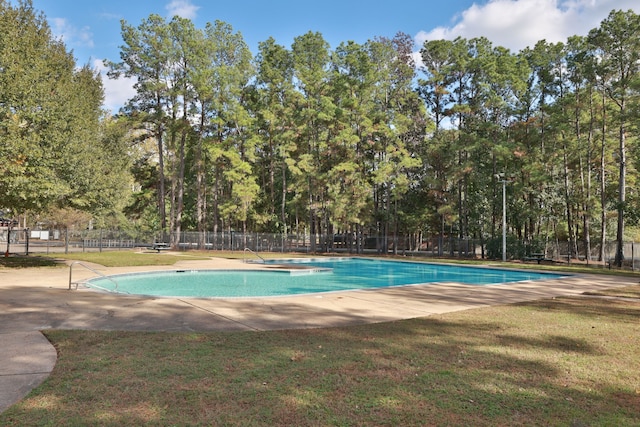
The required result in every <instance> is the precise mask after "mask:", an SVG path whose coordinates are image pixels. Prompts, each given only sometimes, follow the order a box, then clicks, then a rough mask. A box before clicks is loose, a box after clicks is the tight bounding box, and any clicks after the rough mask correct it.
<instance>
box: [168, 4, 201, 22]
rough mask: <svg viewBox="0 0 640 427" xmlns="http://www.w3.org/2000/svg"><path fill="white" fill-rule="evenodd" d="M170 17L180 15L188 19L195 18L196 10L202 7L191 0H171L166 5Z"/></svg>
mask: <svg viewBox="0 0 640 427" xmlns="http://www.w3.org/2000/svg"><path fill="white" fill-rule="evenodd" d="M165 9H167V12H168V15H169V17H174V16H176V15H177V16H180V17H181V18H186V19H195V17H196V12H197V11H198V9H200V7H199V6H196V5H194V4H191V1H190V0H171V2H170V3H169V4H167V5H166V6H165Z"/></svg>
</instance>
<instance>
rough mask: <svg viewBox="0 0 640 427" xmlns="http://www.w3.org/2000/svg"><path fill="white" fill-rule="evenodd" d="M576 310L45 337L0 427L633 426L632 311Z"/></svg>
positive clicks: (571, 305)
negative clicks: (47, 360)
mask: <svg viewBox="0 0 640 427" xmlns="http://www.w3.org/2000/svg"><path fill="white" fill-rule="evenodd" d="M628 295H638V287H635V289H632V290H631V291H630V292H626V293H625V297H626V298H601V297H571V298H557V299H552V300H544V301H539V302H534V303H522V304H516V305H509V306H502V307H493V308H483V309H476V310H468V311H464V312H458V313H451V314H446V315H440V316H433V317H427V318H421V319H414V320H407V321H398V322H391V323H384V324H375V325H367V326H358V327H349V328H335V329H314V330H290V331H272V332H241V333H235V332H234V333H136V332H96V331H47V332H46V335H47V337H48V338H49V339H50V340H51V342H52V343H53V344H54V345H55V347H56V349H57V351H58V355H59V360H58V363H57V364H56V366H55V369H54V371H53V373H52V375H51V377H50V378H49V379H48V380H47V381H45V383H44V384H43V385H42V386H40V387H39V388H37V389H36V390H35V391H34V392H32V393H31V394H30V395H29V396H28V397H27V398H26V399H24V400H23V401H21V402H20V403H18V404H16V405H14V406H13V407H11V408H10V409H9V410H7V411H6V412H5V413H3V414H2V415H0V424H1V425H136V426H137V425H185V424H188V425H194V424H198V425H200V424H201V425H242V426H251V425H256V426H257V425H270V426H272V425H282V426H284V425H287V426H289V425H297V426H305V425H314V426H317V425H361V426H365V425H371V426H374V425H375V426H385V425H386V426H397V425H476V426H483V425H484V426H495V425H509V426H514V425H523V426H525V425H526V426H528V425H576V426H577V425H620V426H623V425H639V424H640V379H639V378H640V376H639V374H638V372H640V340H639V339H638V335H639V332H640V327H639V322H638V319H640V300H638V299H637V298H635V299H634V298H633V297H632V298H628Z"/></svg>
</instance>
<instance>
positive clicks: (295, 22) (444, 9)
mask: <svg viewBox="0 0 640 427" xmlns="http://www.w3.org/2000/svg"><path fill="white" fill-rule="evenodd" d="M32 2H33V7H34V9H35V10H37V11H40V12H42V13H43V14H44V16H45V17H46V19H47V22H48V23H49V26H50V27H51V30H52V32H53V35H54V36H55V37H56V38H60V39H62V40H63V41H64V43H65V45H66V46H67V50H69V51H72V52H73V55H74V57H75V58H76V62H77V64H78V65H79V66H83V65H87V64H88V65H90V66H91V67H92V68H94V69H95V70H97V71H99V72H101V73H102V74H103V84H104V87H105V108H106V109H107V110H110V111H111V112H113V113H115V112H117V110H118V109H119V108H120V107H121V106H122V105H124V103H125V102H126V100H127V99H129V98H131V97H132V95H133V88H132V81H131V80H127V79H124V78H121V79H119V80H110V79H109V78H108V77H107V76H106V74H105V73H106V69H105V67H104V63H103V60H104V59H108V60H110V61H119V60H120V46H121V45H122V44H123V42H122V37H121V24H120V22H121V20H124V21H126V22H127V24H129V25H132V26H138V25H139V24H140V23H141V22H142V21H143V20H144V19H146V18H148V17H149V15H151V14H157V15H160V16H163V17H165V18H166V19H167V20H170V19H171V17H173V16H174V15H179V16H181V17H183V18H188V19H191V20H192V21H193V22H194V24H195V25H196V27H198V28H204V27H205V25H206V23H207V22H211V23H213V22H215V21H216V20H220V21H224V22H226V23H228V24H230V25H231V26H232V27H233V30H234V31H238V32H240V33H241V34H242V35H243V37H244V40H245V42H246V43H247V44H248V46H249V48H250V50H251V52H252V53H253V54H254V55H255V54H256V53H257V51H258V43H260V42H262V41H265V40H267V39H268V38H269V37H273V38H274V39H275V40H276V42H277V43H279V44H281V45H283V46H286V47H290V46H291V43H292V42H293V40H294V38H295V37H297V36H301V35H303V34H305V33H307V32H309V31H313V32H320V33H321V34H322V36H323V37H324V38H325V40H326V41H327V42H328V43H329V45H330V46H331V48H335V47H337V46H338V45H339V44H340V43H341V42H347V41H355V42H357V43H364V42H366V41H367V40H371V39H373V38H375V37H393V36H394V35H395V34H396V33H398V32H403V33H406V34H409V35H410V36H412V37H413V38H414V40H415V43H416V46H415V50H416V52H417V51H418V50H419V48H420V46H421V45H422V44H423V43H424V42H425V41H426V40H434V39H451V40H452V39H454V38H456V37H463V38H473V37H481V36H484V37H486V38H488V39H489V40H491V42H492V43H493V44H494V46H504V47H506V48H509V49H511V50H512V51H513V52H517V51H519V50H521V49H523V48H525V47H528V46H529V47H533V46H534V45H535V43H536V42H537V41H539V40H546V41H548V42H554V43H555V42H565V41H566V40H567V38H568V37H569V36H572V35H587V33H588V32H589V30H591V29H593V28H596V27H598V26H599V24H600V22H602V20H603V19H605V18H606V17H607V16H608V15H609V13H610V12H611V11H612V10H614V9H615V10H625V11H626V10H633V11H634V12H635V13H640V1H638V0H475V1H474V0H394V1H377V2H376V1H371V0H323V1H314V2H305V1H300V0H270V1H264V0H253V1H250V0H102V1H101V0H92V1H84V0H82V1H80V0H32ZM12 3H13V4H17V0H15V1H12Z"/></svg>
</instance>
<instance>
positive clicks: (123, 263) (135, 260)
mask: <svg viewBox="0 0 640 427" xmlns="http://www.w3.org/2000/svg"><path fill="white" fill-rule="evenodd" d="M202 259H209V257H207V256H203V255H201V254H184V255H183V254H181V253H177V254H173V253H159V254H158V253H155V252H137V251H105V252H71V253H68V254H65V253H62V252H61V253H49V254H43V255H30V256H12V257H8V258H0V267H5V268H28V267H49V266H53V265H64V263H62V262H61V261H63V260H73V261H85V262H92V263H96V264H100V265H103V266H105V267H135V266H147V265H149V266H151V265H173V264H175V263H176V262H177V261H180V260H202Z"/></svg>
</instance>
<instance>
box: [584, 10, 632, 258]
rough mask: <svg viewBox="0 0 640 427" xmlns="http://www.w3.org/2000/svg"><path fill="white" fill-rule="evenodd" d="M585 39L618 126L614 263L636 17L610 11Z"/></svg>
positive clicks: (620, 233)
mask: <svg viewBox="0 0 640 427" xmlns="http://www.w3.org/2000/svg"><path fill="white" fill-rule="evenodd" d="M589 42H590V44H591V45H592V46H593V47H594V49H596V51H597V53H596V55H597V57H598V58H600V59H601V61H600V64H599V66H598V74H599V76H600V78H601V79H602V80H603V81H604V82H605V83H604V84H605V91H606V93H607V95H608V96H609V98H610V99H611V100H612V101H613V102H614V103H615V104H616V105H617V108H618V111H617V114H616V117H615V120H616V123H617V127H618V166H619V172H618V203H617V211H618V226H617V231H616V242H617V249H616V257H615V262H616V264H617V265H618V266H621V265H622V261H623V260H624V224H625V209H626V194H627V182H626V181H627V135H628V132H629V124H630V122H631V119H632V118H631V117H630V115H629V114H630V111H632V110H631V108H630V104H631V103H633V102H635V101H636V100H637V97H638V93H637V91H634V90H633V89H634V87H636V88H637V81H638V79H639V78H640V77H639V76H640V16H639V15H636V14H635V13H633V11H631V10H629V11H627V12H623V11H612V12H611V13H610V14H609V16H608V17H607V19H605V20H604V21H602V23H601V24H600V26H599V27H598V28H596V29H594V30H592V31H591V32H590V33H589Z"/></svg>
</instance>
